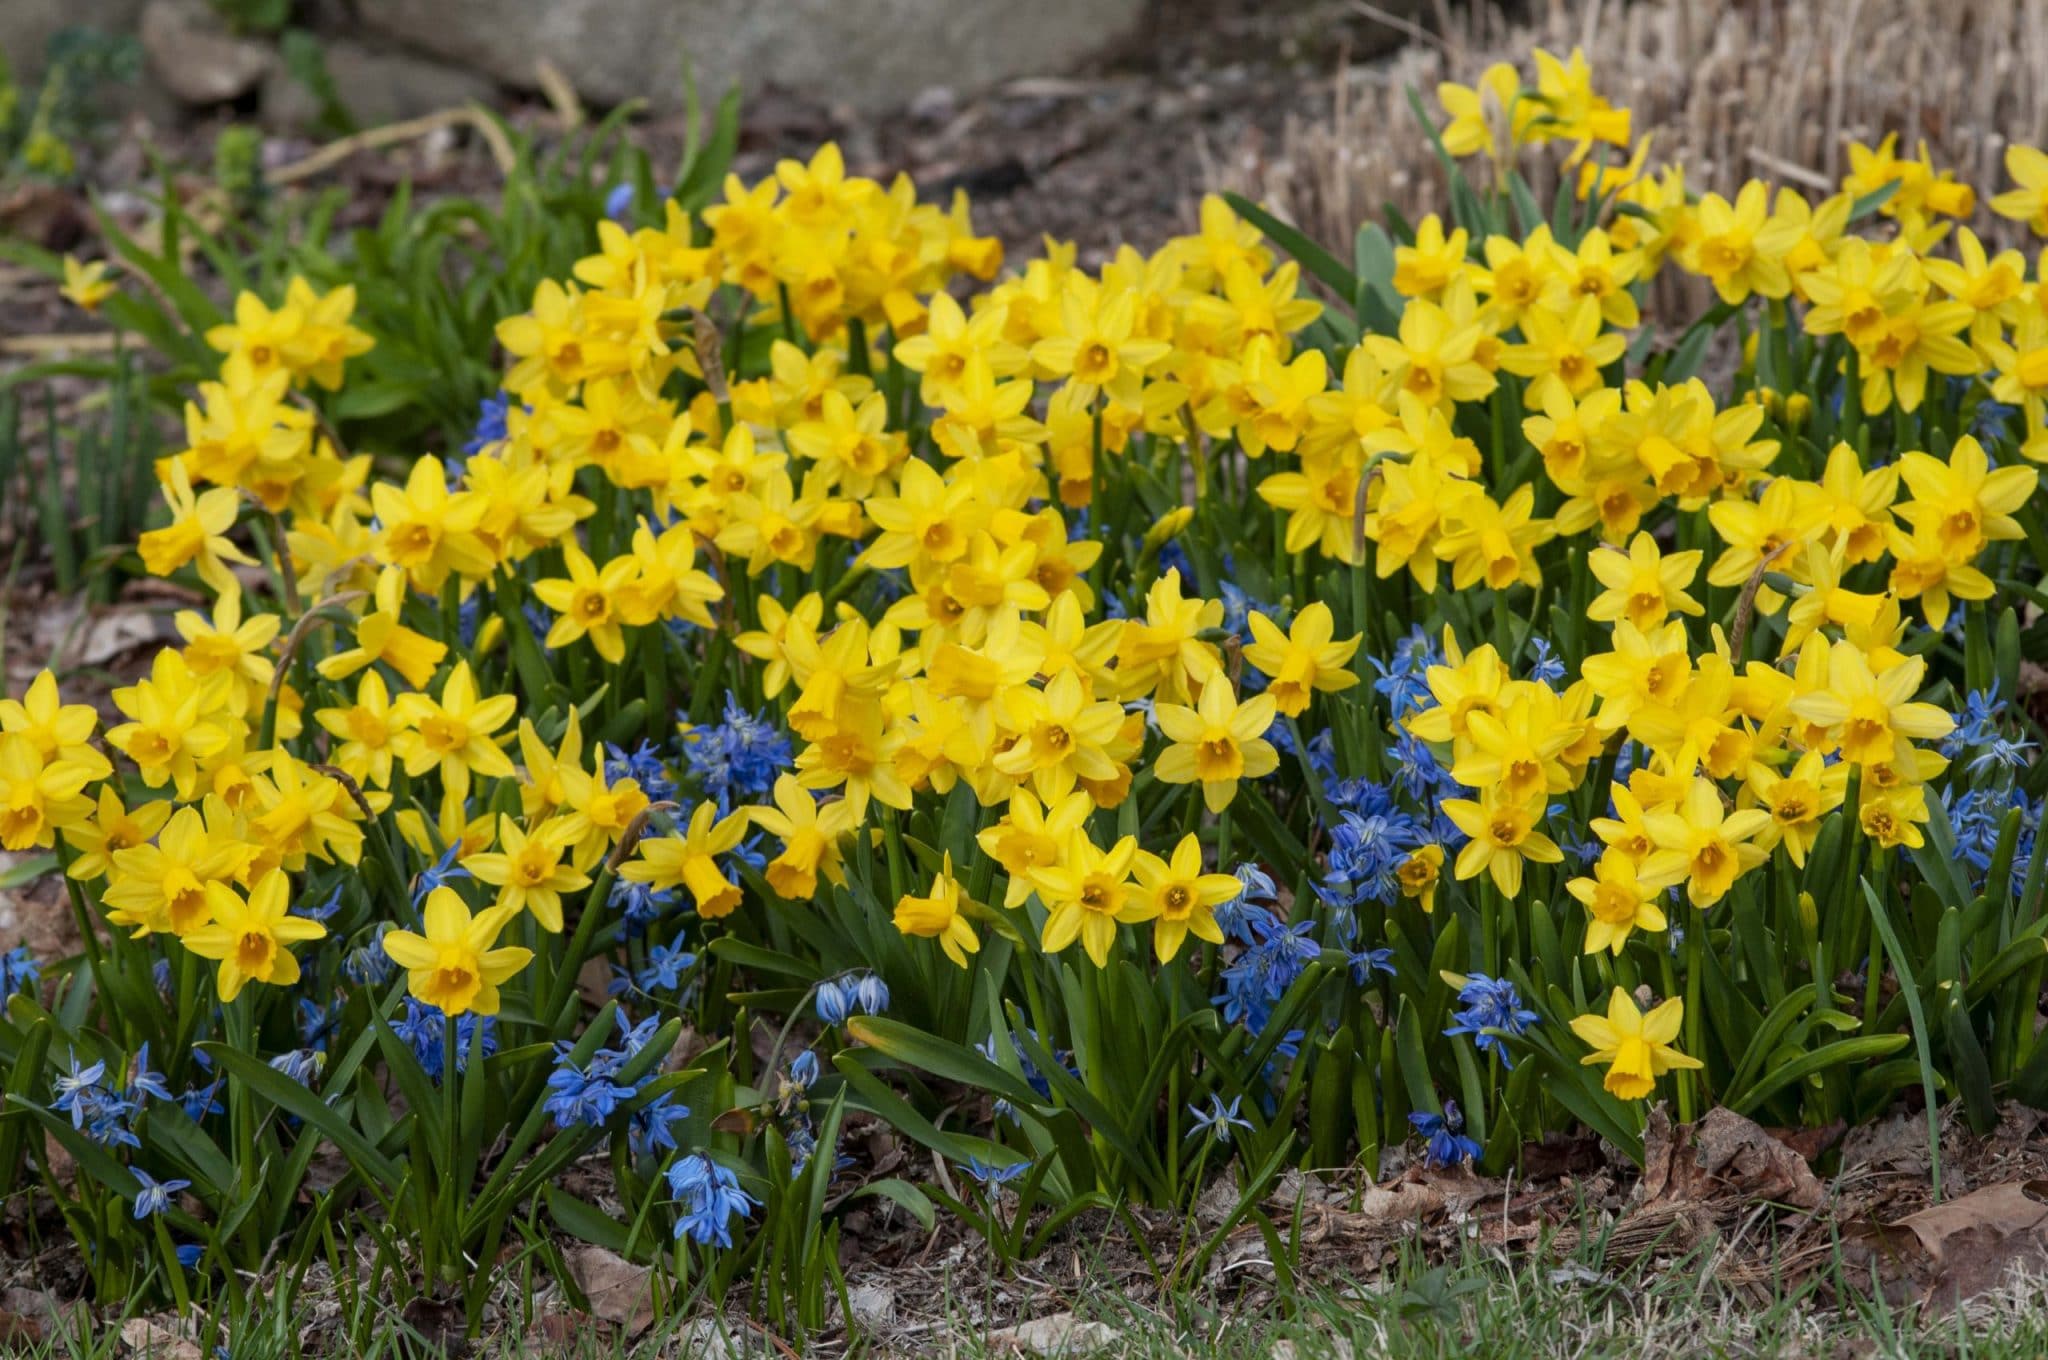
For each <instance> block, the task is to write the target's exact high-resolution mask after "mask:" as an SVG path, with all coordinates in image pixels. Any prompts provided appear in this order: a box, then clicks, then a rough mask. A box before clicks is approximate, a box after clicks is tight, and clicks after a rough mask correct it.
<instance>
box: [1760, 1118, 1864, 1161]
mask: <svg viewBox="0 0 2048 1360" xmlns="http://www.w3.org/2000/svg"><path fill="white" fill-rule="evenodd" d="M1848 1128H1849V1126H1848V1124H1847V1123H1845V1122H1843V1121H1842V1120H1840V1119H1837V1120H1835V1121H1834V1122H1832V1123H1829V1124H1823V1125H1821V1126H1820V1127H1819V1128H1817V1129H1765V1130H1764V1132H1766V1133H1768V1134H1770V1135H1771V1137H1773V1138H1775V1139H1777V1140H1778V1141H1779V1142H1781V1143H1783V1144H1784V1145H1785V1146H1786V1147H1788V1148H1791V1149H1792V1150H1793V1151H1794V1152H1796V1153H1798V1154H1799V1155H1800V1156H1801V1157H1804V1158H1805V1159H1806V1160H1807V1161H1808V1162H1809V1163H1810V1162H1813V1161H1816V1160H1818V1159H1819V1157H1820V1156H1821V1154H1822V1153H1824V1152H1826V1151H1827V1150H1828V1149H1829V1148H1831V1147H1833V1146H1834V1145H1835V1144H1837V1143H1839V1142H1841V1141H1842V1135H1843V1134H1844V1133H1846V1132H1847V1131H1848Z"/></svg>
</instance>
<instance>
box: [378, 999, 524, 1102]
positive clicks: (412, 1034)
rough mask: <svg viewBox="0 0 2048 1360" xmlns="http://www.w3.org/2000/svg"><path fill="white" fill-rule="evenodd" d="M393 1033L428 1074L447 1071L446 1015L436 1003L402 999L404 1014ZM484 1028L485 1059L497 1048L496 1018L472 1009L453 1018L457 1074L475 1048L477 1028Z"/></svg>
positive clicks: (435, 1077)
mask: <svg viewBox="0 0 2048 1360" xmlns="http://www.w3.org/2000/svg"><path fill="white" fill-rule="evenodd" d="M391 1029H392V1032H393V1033H395V1034H396V1035H398V1037H399V1038H401V1039H403V1040H405V1042H406V1043H407V1044H408V1045H409V1046H410V1047H411V1048H412V1052H413V1056H414V1057H415V1058H418V1059H419V1063H420V1066H421V1067H422V1068H423V1069H425V1071H426V1074H427V1076H428V1077H430V1078H432V1079H433V1080H435V1081H439V1080H441V1074H442V1073H443V1072H446V1071H447V1070H448V1017H447V1015H446V1014H444V1013H443V1012H442V1010H441V1008H440V1007H439V1006H429V1005H426V1004H425V1003H423V1002H419V1001H415V1000H413V999H412V998H411V997H407V998H406V999H405V1016H404V1018H403V1019H400V1020H395V1021H393V1022H392V1025H391ZM479 1029H481V1030H482V1031H483V1040H482V1042H483V1055H484V1056H485V1057H486V1058H488V1057H490V1056H491V1055H492V1054H493V1053H496V1052H497V1051H498V1020H497V1017H496V1016H492V1015H478V1014H476V1013H475V1012H474V1011H472V1012H470V1013H469V1014H467V1015H462V1016H458V1017H456V1020H455V1071H456V1073H457V1074H458V1075H459V1074H461V1073H463V1072H466V1071H468V1070H469V1054H470V1050H471V1049H472V1048H474V1047H476V1044H477V1031H478V1030H479Z"/></svg>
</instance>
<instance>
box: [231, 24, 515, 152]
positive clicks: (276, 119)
mask: <svg viewBox="0 0 2048 1360" xmlns="http://www.w3.org/2000/svg"><path fill="white" fill-rule="evenodd" d="M320 56H321V60H322V61H323V62H325V63H326V66H327V76H328V79H330V80H332V81H333V82H334V89H335V93H336V94H338V95H340V97H341V102H342V104H343V105H344V106H345V107H346V108H347V109H348V112H349V116H350V117H351V118H353V119H355V121H356V123H357V124H358V125H360V126H362V127H366V128H369V127H380V126H382V125H383V124H385V123H398V122H403V121H404V120H406V119H408V118H419V117H422V116H424V115H426V114H429V113H436V112H439V111H440V110H442V109H451V108H459V107H461V106H462V105H464V104H469V103H472V102H476V103H481V104H484V105H486V106H489V105H491V104H493V103H495V101H496V97H497V90H498V87H497V86H496V85H495V84H493V83H492V82H491V81H490V80H489V79H487V78H486V77H484V76H480V75H477V74H475V73H474V72H471V71H465V70H463V69H462V68H460V67H457V66H450V65H447V64H446V63H444V62H438V61H434V60H432V59H431V58H428V57H420V56H415V55H413V54H412V53H409V52H400V51H397V50H395V49H390V48H384V47H377V46H372V45H369V44H366V43H360V42H356V41H355V40H353V39H350V38H341V37H325V38H322V39H320ZM262 108H263V121H264V123H265V124H266V125H267V126H269V127H271V128H273V129H275V130H277V131H279V132H300V133H304V132H316V131H322V130H324V129H322V128H321V126H320V99H319V96H318V95H316V94H314V92H313V91H312V90H310V89H308V88H306V86H305V85H304V84H303V83H301V82H300V80H299V78H298V77H297V76H296V75H294V74H293V73H292V72H291V71H290V70H289V69H287V67H286V66H285V64H284V63H282V62H280V63H278V64H277V66H275V67H274V68H273V69H272V70H271V72H270V74H269V75H268V76H266V77H265V78H264V81H263V101H262Z"/></svg>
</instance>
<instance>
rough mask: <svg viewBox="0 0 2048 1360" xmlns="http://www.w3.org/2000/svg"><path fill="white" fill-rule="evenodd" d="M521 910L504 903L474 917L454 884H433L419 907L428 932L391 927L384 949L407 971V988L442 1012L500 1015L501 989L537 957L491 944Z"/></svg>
mask: <svg viewBox="0 0 2048 1360" xmlns="http://www.w3.org/2000/svg"><path fill="white" fill-rule="evenodd" d="M518 914H519V909H518V908H517V907H512V906H506V905H503V904H500V905H498V906H494V907H490V908H487V909H486V910H484V911H480V912H478V913H477V914H476V915H474V916H472V915H470V913H469V908H468V907H467V906H465V905H463V901H462V898H461V897H460V895H458V894H457V893H456V891H455V890H454V889H453V888H435V889H434V890H433V891H432V892H430V893H428V894H427V900H426V903H425V905H424V907H423V908H422V910H421V916H422V918H423V919H422V924H423V925H424V926H425V928H426V933H425V934H419V933H416V932H414V931H410V930H400V929H397V928H395V927H394V928H391V929H388V930H386V931H385V932H384V939H383V945H384V952H385V953H386V954H388V955H389V956H390V957H391V961H392V962H393V963H395V964H397V965H398V966H399V967H400V968H403V969H405V970H406V988H407V990H408V991H410V992H411V993H412V994H413V996H414V997H415V998H417V999H418V1000H420V1001H422V1002H424V1003H426V1004H427V1005H429V1006H433V1007H436V1008H437V1009H439V1010H440V1011H441V1013H442V1014H443V1015H447V1016H449V1017H451V1018H452V1017H454V1016H459V1015H468V1014H470V1013H472V1012H474V1013H475V1014H477V1015H496V1014H497V1013H498V1006H499V997H498V988H499V987H500V986H502V985H503V984H504V983H505V982H506V981H507V980H508V979H510V978H511V977H513V976H514V975H515V974H517V973H518V972H519V970H520V969H522V968H524V967H526V964H527V961H528V960H530V959H531V958H532V957H533V951H532V950H530V949H523V948H519V947H517V946H507V947H504V948H494V947H493V946H494V944H495V942H496V940H497V938H498V932H499V931H501V930H503V929H504V928H505V923H506V922H507V921H510V920H511V919H512V918H513V917H514V916H517V915H518Z"/></svg>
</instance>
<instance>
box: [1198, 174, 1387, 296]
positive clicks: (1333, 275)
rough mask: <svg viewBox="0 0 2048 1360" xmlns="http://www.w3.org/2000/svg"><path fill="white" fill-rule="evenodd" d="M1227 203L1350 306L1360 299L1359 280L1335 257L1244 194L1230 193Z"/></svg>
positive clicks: (1226, 195)
mask: <svg viewBox="0 0 2048 1360" xmlns="http://www.w3.org/2000/svg"><path fill="white" fill-rule="evenodd" d="M1223 200H1224V202H1226V203H1228V204H1229V205H1230V206H1231V208H1232V209H1233V210H1234V211H1235V212H1236V213H1237V215H1238V216H1239V217H1242V218H1243V219H1244V220H1245V221H1247V222H1249V223H1251V224H1252V225H1253V226H1255V227H1257V228H1258V229H1259V230H1260V231H1262V232H1264V233H1266V235H1267V237H1269V238H1270V239H1271V240H1272V242H1273V244H1274V245H1276V246H1279V247H1280V248H1281V249H1282V250H1284V251H1286V252H1287V253H1288V254H1289V255H1290V256H1292V257H1293V258H1294V260H1295V262H1296V263H1298V264H1299V265H1300V266H1301V267H1302V268H1303V269H1305V270H1307V271H1308V272H1309V273H1311V274H1313V275H1315V276H1316V277H1317V278H1318V279H1321V280H1322V281H1323V283H1325V284H1326V285H1328V286H1329V288H1330V289H1331V291H1333V292H1335V293H1336V294H1337V296H1338V297H1340V298H1343V299H1344V300H1345V301H1346V302H1347V303H1348V302H1349V301H1350V300H1351V299H1352V298H1353V297H1355V296H1357V294H1358V276H1357V275H1356V274H1353V273H1352V272H1351V271H1350V270H1349V269H1346V268H1345V267H1344V264H1343V262H1342V261H1341V260H1339V259H1338V258H1337V257H1336V256H1335V255H1332V254H1331V253H1330V252H1329V251H1327V250H1325V249H1324V248H1323V247H1321V246H1319V245H1317V244H1316V243H1315V242H1314V241H1311V240H1310V239H1309V238H1308V237H1307V236H1304V235H1303V234H1302V233H1301V232H1300V231H1298V230H1296V229H1295V228H1293V227H1290V226H1288V225H1287V224H1286V223H1285V222H1282V221H1281V220H1280V219H1279V218H1277V217H1275V216H1273V214H1271V213H1269V212H1267V211H1266V210H1265V209H1264V208H1261V207H1260V206H1259V205H1258V204H1256V203H1254V202H1252V201H1251V200H1250V199H1248V198H1246V197H1245V196H1244V195H1243V194H1234V193H1226V194H1225V195H1223Z"/></svg>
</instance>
